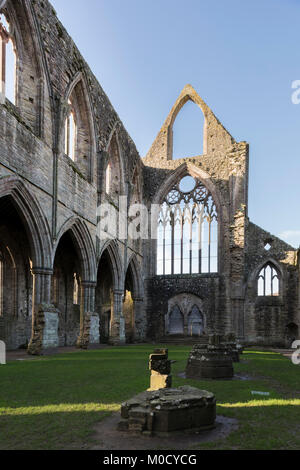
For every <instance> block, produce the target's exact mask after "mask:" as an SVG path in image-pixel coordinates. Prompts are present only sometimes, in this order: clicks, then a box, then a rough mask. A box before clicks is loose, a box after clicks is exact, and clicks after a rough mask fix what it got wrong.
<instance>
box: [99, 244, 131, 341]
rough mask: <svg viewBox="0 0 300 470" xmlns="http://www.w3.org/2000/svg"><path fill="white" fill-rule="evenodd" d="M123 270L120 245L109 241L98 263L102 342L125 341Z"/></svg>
mask: <svg viewBox="0 0 300 470" xmlns="http://www.w3.org/2000/svg"><path fill="white" fill-rule="evenodd" d="M122 286H124V281H123V270H122V263H121V257H120V255H119V250H118V246H117V244H116V243H115V242H110V243H107V244H106V245H105V246H104V247H103V249H102V252H101V256H100V259H99V263H98V271H97V283H96V295H95V305H96V311H97V312H98V314H99V318H100V341H101V343H110V344H122V343H125V320H124V317H123V315H122V304H123V296H124V290H123V288H122Z"/></svg>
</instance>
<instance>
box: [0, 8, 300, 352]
mask: <svg viewBox="0 0 300 470" xmlns="http://www.w3.org/2000/svg"><path fill="white" fill-rule="evenodd" d="M2 5H3V7H2V10H1V13H2V14H4V15H5V17H6V19H7V21H8V22H9V25H10V30H9V33H10V35H11V37H12V39H13V43H14V46H15V51H16V57H17V64H16V100H15V105H14V104H12V103H11V102H10V101H8V100H7V99H6V101H5V102H4V103H3V104H0V215H1V218H0V282H1V285H0V292H1V295H0V338H1V339H2V338H3V339H4V340H5V341H6V343H7V347H8V348H9V349H15V348H18V347H27V346H29V352H31V353H32V354H38V353H40V352H41V350H42V349H44V348H53V347H56V346H59V345H60V346H64V345H74V344H77V345H78V346H80V347H83V348H86V347H88V345H89V344H91V343H98V342H99V341H100V342H101V341H108V342H110V343H112V344H123V343H125V342H126V341H127V342H129V341H145V340H146V339H147V338H151V339H156V340H159V339H161V338H164V337H165V336H166V334H167V333H168V328H167V325H166V319H168V318H170V315H169V314H170V312H168V306H169V305H171V304H172V302H171V301H172V299H173V298H174V299H176V298H177V297H176V296H179V297H180V294H182V295H183V298H189V299H195V298H197V299H198V300H197V301H194V303H193V305H194V304H195V303H196V304H197V308H198V311H199V315H200V314H201V315H202V317H201V318H202V320H201V321H202V322H203V325H204V323H205V333H206V334H210V333H217V334H226V333H230V332H234V333H235V334H236V335H237V336H238V337H239V338H240V340H243V341H245V342H248V343H260V344H275V343H276V344H286V343H288V342H290V341H291V340H292V339H294V338H295V337H297V336H298V328H299V322H300V299H299V259H298V253H297V251H296V250H295V249H293V248H292V247H290V246H288V245H287V244H286V243H284V242H282V241H280V240H278V239H277V238H276V237H273V236H272V235H270V234H268V233H266V232H265V231H263V230H262V229H260V228H259V227H256V226H255V225H253V224H252V223H251V222H250V221H249V219H248V215H247V206H248V165H249V149H248V144H247V143H246V142H236V141H235V140H234V139H233V137H232V136H231V135H230V134H229V133H228V131H227V130H226V129H225V128H224V127H223V126H222V124H221V123H220V122H219V121H218V119H217V118H216V117H215V115H214V114H213V113H212V111H211V110H210V109H209V108H208V106H207V105H206V104H205V103H204V102H203V100H202V99H201V98H200V97H199V95H198V94H197V93H196V92H195V90H194V89H193V88H192V87H191V86H190V85H187V86H186V87H185V88H184V90H183V91H182V93H181V95H180V96H179V98H178V100H177V101H176V103H175V105H174V107H173V109H172V110H171V113H170V115H169V116H168V118H167V120H166V122H165V124H164V125H163V127H162V129H161V131H160V132H159V134H158V137H157V139H156V140H155V142H154V143H153V145H152V147H151V149H150V150H149V153H148V155H147V156H146V158H144V159H141V158H140V156H139V154H138V152H137V150H136V147H135V145H134V142H133V141H132V140H131V138H130V136H129V135H128V133H127V132H126V130H125V128H124V126H123V124H122V122H121V121H120V119H119V117H118V115H117V113H116V111H115V110H114V108H113V107H112V105H111V103H110V102H109V99H108V98H107V96H106V95H105V93H104V91H103V90H102V88H101V86H100V85H99V83H98V82H97V80H96V78H95V77H94V75H93V74H92V72H91V70H90V68H89V67H88V65H87V64H86V62H85V61H84V59H83V57H82V56H81V54H80V53H79V51H78V49H77V47H76V46H75V44H74V42H73V41H72V39H71V38H70V36H69V35H68V33H67V32H66V30H65V28H64V27H63V25H62V24H61V23H60V21H59V20H58V18H57V16H56V13H55V11H54V9H53V7H52V6H51V4H50V2H48V1H47V0H7V1H6V2H2ZM188 100H192V101H193V102H194V103H196V104H197V105H198V106H199V107H200V108H201V110H202V112H203V114H204V118H205V129H204V146H203V149H204V150H203V155H201V156H196V157H194V158H182V159H181V160H176V161H173V160H172V145H173V143H172V135H173V124H174V121H175V119H176V116H177V114H178V113H179V112H180V110H181V108H182V107H183V106H184V104H185V103H186V102H187V101H188ZM70 103H71V104H70ZM70 106H72V109H73V110H74V114H75V121H76V129H77V133H76V140H75V144H74V145H75V150H74V158H73V159H72V158H70V157H69V156H67V155H66V154H65V140H66V136H65V129H66V128H65V122H66V118H67V117H68V113H69V112H70ZM108 169H109V170H108ZM185 175H191V176H193V177H194V178H196V179H198V180H200V181H201V182H202V183H203V184H204V185H205V187H206V188H207V189H208V191H209V192H210V194H211V195H212V197H213V199H214V202H215V204H216V207H217V211H218V230H219V243H218V272H216V273H210V274H205V273H203V274H193V275H186V274H185V275H177V274H176V275H160V276H157V275H156V249H157V247H156V240H150V241H148V240H144V241H142V240H131V239H130V237H128V239H127V240H126V241H124V240H119V239H116V240H113V241H109V240H107V241H102V242H100V241H99V239H98V238H97V235H96V226H97V221H98V219H97V211H96V210H97V206H98V205H99V204H100V203H108V204H110V205H112V206H113V207H115V208H117V210H119V209H120V208H119V196H122V195H126V196H127V199H128V207H129V204H132V203H138V202H143V203H144V204H146V205H147V207H148V208H149V210H150V206H151V204H152V203H153V204H160V203H161V202H162V201H163V198H164V197H165V195H166V194H167V193H168V191H169V190H170V188H171V187H172V186H173V185H174V184H175V183H176V182H177V181H179V180H180V179H181V178H182V177H184V176H185ZM150 229H151V227H149V231H150ZM266 243H269V245H270V250H268V251H267V250H266V248H265V246H266ZM268 263H271V264H270V265H271V266H272V267H274V269H275V270H276V273H277V274H278V278H279V284H280V289H279V295H278V296H258V291H257V282H258V277H259V274H260V271H261V269H262V268H263V267H264V266H265V265H266V264H268ZM274 272H275V271H274ZM181 297H182V296H181ZM170 302H171V303H170ZM190 313H191V312H188V311H186V313H185V320H184V326H183V336H188V335H189V331H190V330H189V326H188V325H189V323H188V322H189V318H190V317H189V315H190ZM168 315H169V316H168ZM201 328H202V327H201ZM201 328H200V329H199V331H202V330H203V328H202V329H201ZM196 330H197V328H196V327H195V328H194V329H193V328H192V329H191V331H192V333H193V332H195V331H196ZM197 331H198V330H197Z"/></svg>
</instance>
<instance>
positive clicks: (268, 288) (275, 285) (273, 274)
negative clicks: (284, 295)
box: [257, 263, 279, 297]
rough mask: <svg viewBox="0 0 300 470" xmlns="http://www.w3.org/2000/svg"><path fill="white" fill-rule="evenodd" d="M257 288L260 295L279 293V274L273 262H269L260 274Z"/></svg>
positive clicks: (276, 294) (275, 294)
mask: <svg viewBox="0 0 300 470" xmlns="http://www.w3.org/2000/svg"><path fill="white" fill-rule="evenodd" d="M257 284H258V286H257V289H258V296H259V297H266V296H278V295H279V274H278V271H277V269H276V268H275V266H274V265H273V264H272V263H267V264H266V265H265V266H264V267H263V268H262V270H261V271H260V273H259V275H258V281H257Z"/></svg>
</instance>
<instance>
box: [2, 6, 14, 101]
mask: <svg viewBox="0 0 300 470" xmlns="http://www.w3.org/2000/svg"><path fill="white" fill-rule="evenodd" d="M15 89H16V54H15V47H14V42H13V38H12V36H11V34H10V27H9V23H8V22H7V19H6V17H5V16H4V15H3V14H0V93H1V95H2V99H3V97H6V98H7V99H9V101H10V102H11V103H13V104H15V97H16V90H15Z"/></svg>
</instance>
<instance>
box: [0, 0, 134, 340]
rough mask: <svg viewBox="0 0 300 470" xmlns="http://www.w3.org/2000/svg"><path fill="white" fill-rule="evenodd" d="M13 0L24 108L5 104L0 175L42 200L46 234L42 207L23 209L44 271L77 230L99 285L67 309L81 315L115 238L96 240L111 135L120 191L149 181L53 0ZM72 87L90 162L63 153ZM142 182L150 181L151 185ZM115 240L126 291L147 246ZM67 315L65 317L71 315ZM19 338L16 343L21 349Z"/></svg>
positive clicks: (7, 190)
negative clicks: (132, 263)
mask: <svg viewBox="0 0 300 470" xmlns="http://www.w3.org/2000/svg"><path fill="white" fill-rule="evenodd" d="M2 3H3V2H2ZM4 3H5V4H4V6H3V10H2V11H1V13H4V14H5V16H6V18H7V20H8V21H9V23H10V25H11V32H12V34H13V35H14V43H15V47H16V52H17V59H18V60H17V83H18V87H17V96H16V105H13V104H12V103H10V102H9V101H8V100H6V102H5V103H4V104H1V105H0V182H1V181H2V183H3V184H2V193H1V192H0V197H2V196H4V195H6V194H9V195H10V197H12V199H14V200H17V198H18V196H17V190H16V189H15V188H16V187H17V186H18V185H21V186H20V187H22V191H23V192H24V193H25V192H26V195H28V198H29V199H30V198H32V200H34V203H35V204H36V205H37V210H36V213H37V212H38V213H39V219H40V220H41V221H42V222H41V223H40V225H41V224H42V225H43V230H42V231H41V230H40V227H38V225H39V224H38V223H37V221H36V220H35V217H36V215H37V214H31V213H30V212H31V211H30V207H28V214H26V213H25V212H26V211H23V207H22V202H21V201H20V203H17V210H18V212H19V213H20V216H21V217H22V218H23V220H24V224H25V227H26V233H27V236H28V239H29V243H30V245H31V248H32V250H31V259H32V263H33V269H35V268H39V269H40V268H42V270H44V271H45V275H46V274H47V276H48V277H49V276H51V271H52V270H53V263H54V258H55V253H56V250H57V248H58V246H59V241H60V238H61V237H62V236H63V235H64V233H66V232H67V231H70V233H71V234H72V237H73V239H74V240H75V246H76V250H77V255H78V258H79V260H80V262H81V264H82V277H83V281H84V282H88V283H92V284H93V285H92V286H90V285H88V286H87V287H84V290H83V297H82V304H83V305H82V306H81V307H78V308H77V306H73V305H71V306H69V307H68V308H69V309H70V312H71V311H72V312H73V310H74V312H73V313H72V312H71V313H70V315H69V316H70V318H71V317H74V318H75V317H76V318H77V317H78V315H79V316H80V315H82V314H84V311H86V312H87V313H88V312H89V311H90V310H91V309H93V308H94V300H93V299H94V293H93V289H94V286H95V285H96V280H97V266H98V262H99V260H100V257H101V254H102V253H103V251H104V250H105V248H107V243H105V242H104V241H102V242H99V241H97V239H96V225H97V215H96V209H97V204H99V203H100V202H103V201H107V202H109V203H110V202H111V201H110V200H109V198H107V195H106V194H105V188H104V186H103V178H102V176H103V168H104V166H105V163H106V155H107V151H108V147H109V143H110V140H111V139H112V136H113V135H114V136H116V139H117V142H118V152H119V164H120V167H122V177H121V178H122V181H120V188H121V190H120V195H128V197H129V198H130V197H131V194H132V192H133V186H134V184H133V179H134V175H135V178H138V179H139V180H141V179H142V162H141V160H140V157H139V154H138V152H137V150H136V147H135V145H134V143H133V141H132V140H131V138H130V136H129V135H128V133H127V131H126V130H125V128H124V126H123V124H122V122H121V121H120V118H119V116H118V114H117V112H116V111H115V109H114V108H113V106H112V104H111V103H110V101H109V99H108V98H107V96H106V94H105V93H104V91H103V90H102V88H101V86H100V85H99V83H98V82H97V80H96V78H95V76H94V75H93V73H92V71H91V70H90V68H89V67H88V65H87V64H86V62H85V60H84V59H83V57H82V56H81V54H80V52H79V51H78V48H77V47H76V45H75V44H74V42H73V41H72V39H71V38H70V36H69V35H68V33H67V31H66V30H65V28H64V27H63V25H62V24H61V23H60V21H59V19H58V18H57V15H56V12H55V10H54V9H53V7H52V5H51V3H50V2H48V1H47V0H45V1H44V0H43V1H39V0H38V1H33V0H7V2H4ZM72 94H73V95H76V96H75V98H76V100H75V101H76V105H77V107H78V112H80V108H81V109H84V111H83V112H82V111H81V112H82V116H84V118H82V119H81V126H85V130H83V129H80V132H81V133H82V134H83V135H84V136H85V142H88V145H86V144H84V145H83V144H82V145H78V148H77V152H78V156H79V158H81V160H77V161H76V159H75V161H73V160H72V159H70V158H69V157H68V156H67V155H65V150H64V139H65V135H64V133H65V119H66V116H67V110H68V99H69V97H70V96H73V95H72ZM85 120H86V122H85ZM82 142H83V141H82ZM139 184H140V187H141V188H142V183H141V182H140V183H139ZM23 188H24V189H23ZM140 197H141V198H142V193H141V194H140ZM29 206H30V204H29ZM29 218H30V220H29ZM35 225H36V227H35V228H36V237H35V235H32V234H31V231H32V229H31V226H35ZM31 238H33V239H32V240H31ZM43 245H44V248H45V246H46V245H47V249H44V248H43V249H42V246H43ZM114 246H115V250H116V251H117V255H116V257H115V258H114V259H113V258H112V259H111V262H112V264H114V266H113V269H114V270H115V271H116V272H117V275H116V278H115V279H114V289H118V290H119V291H120V292H121V290H122V289H124V279H125V274H126V270H127V264H128V261H129V259H130V257H131V256H132V255H133V254H134V256H135V257H136V260H137V263H139V264H140V265H141V263H142V259H143V257H142V244H141V243H140V242H139V243H135V244H134V245H133V244H130V243H129V244H128V243H127V242H125V241H124V240H116V242H115V245H114ZM42 251H43V254H40V253H41V252H42ZM43 259H44V260H43ZM117 263H119V265H118V266H116V265H117ZM44 271H43V273H42V274H40V271H39V274H38V275H37V276H36V281H35V282H36V283H39V282H40V276H41V284H40V286H41V287H40V289H41V291H40V292H38V297H39V298H38V301H41V302H43V301H44V299H43V298H40V297H47V302H46V303H49V301H50V291H49V287H47V286H49V285H50V280H48V278H47V281H46V284H47V286H46V285H45V286H44V280H43V279H44V278H43V276H44ZM71 274H72V273H70V275H71ZM43 289H46V290H43ZM120 295H121V294H120ZM70 303H71V304H72V301H71V300H69V304H70ZM82 309H83V310H82ZM75 310H76V312H75ZM77 310H80V311H81V313H80V312H79V311H77ZM89 313H90V312H89ZM59 315H60V316H61V317H62V316H63V315H64V313H63V312H60V314H59ZM77 320H78V318H77ZM61 323H62V320H61ZM81 323H82V324H83V322H82V321H81ZM78 325H79V322H78V321H76V326H74V332H73V333H72V334H71V333H70V335H69V336H70V338H69V339H68V341H67V342H68V344H70V343H73V344H75V342H76V336H77V335H78V331H79V326H78ZM71 330H72V328H71ZM59 331H61V328H60V327H59ZM15 334H16V335H17V332H15ZM63 335H64V333H61V334H60V344H62V343H63V341H64V340H63V337H62V336H63ZM22 341H23V339H22ZM20 342H21V340H20V341H19V340H18V341H16V343H15V344H14V347H17V346H18V345H20V344H19V343H20Z"/></svg>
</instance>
